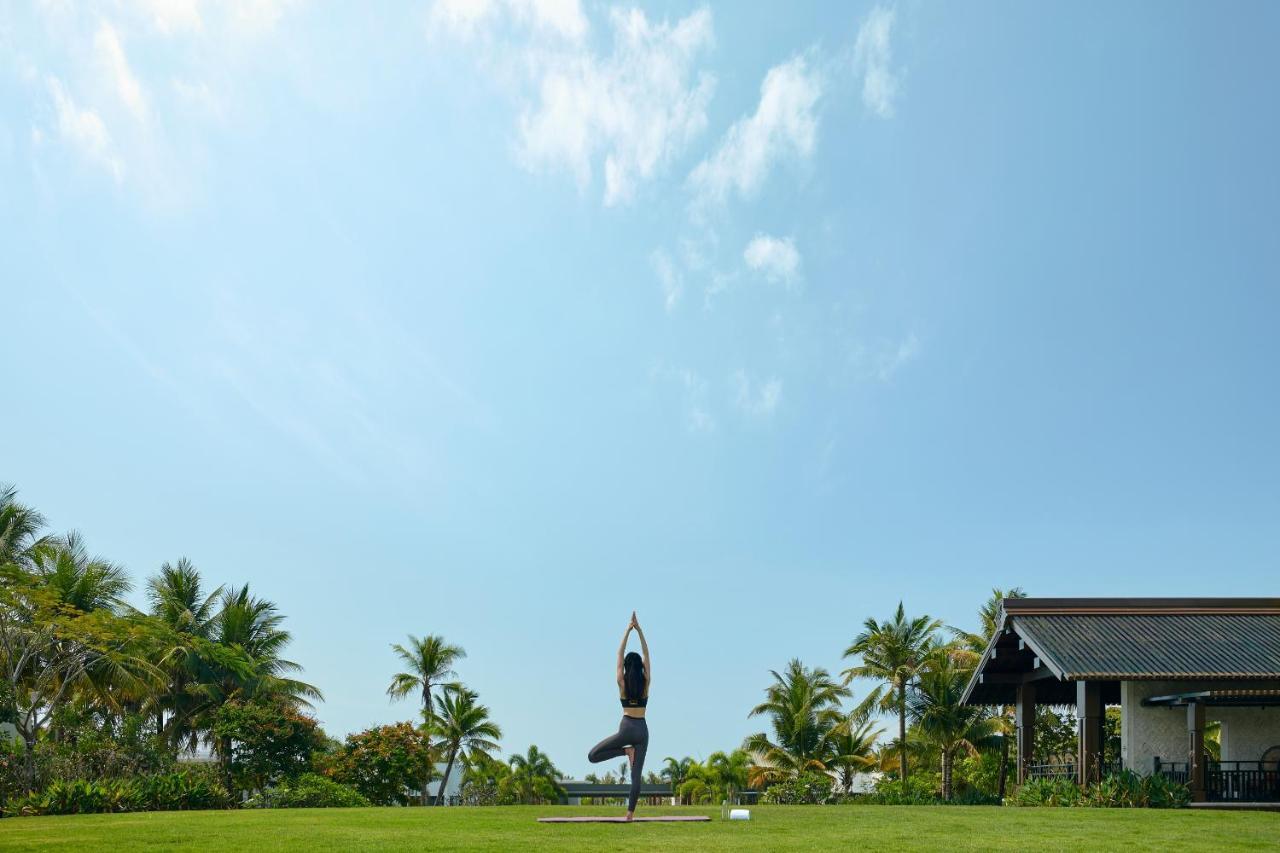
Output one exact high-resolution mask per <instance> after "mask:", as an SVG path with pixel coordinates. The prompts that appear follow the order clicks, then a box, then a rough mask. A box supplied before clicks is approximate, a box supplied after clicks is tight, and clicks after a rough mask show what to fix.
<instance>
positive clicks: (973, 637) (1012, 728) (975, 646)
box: [951, 586, 1027, 800]
mask: <svg viewBox="0 0 1280 853" xmlns="http://www.w3.org/2000/svg"><path fill="white" fill-rule="evenodd" d="M1026 597H1027V594H1026V592H1024V591H1023V589H1022V587H1020V586H1015V587H1013V588H1012V589H1010V590H1008V591H1005V590H1002V589H1000V588H999V587H996V588H994V589H992V590H991V597H990V598H988V599H987V600H986V602H985V603H984V604H983V605H982V607H980V608H979V609H978V630H977V631H976V632H973V633H970V632H967V631H961V630H959V629H957V628H952V629H951V632H952V633H953V634H955V638H956V641H957V643H958V644H959V645H960V646H961V647H962V648H965V649H967V650H968V653H969V658H970V662H971V664H972V665H973V666H977V662H978V660H979V659H981V657H982V656H983V655H984V654H985V653H986V651H987V646H988V645H990V644H991V638H992V637H994V636H995V635H996V628H997V627H998V623H999V620H1000V610H1001V608H1002V607H1003V602H1004V600H1005V599H1006V598H1026ZM993 719H994V724H995V726H996V728H997V730H998V731H999V733H1000V736H1001V738H1003V741H1002V743H1001V745H1000V773H999V782H998V784H997V788H996V793H997V796H999V797H1000V799H1001V800H1004V793H1005V787H1006V785H1007V784H1008V779H1009V741H1010V740H1011V739H1012V738H1013V737H1015V735H1016V734H1017V727H1016V725H1015V723H1014V719H1013V708H1011V707H1008V706H1005V707H1004V708H1002V709H1001V710H1000V714H999V715H998V716H996V717H994V718H993Z"/></svg>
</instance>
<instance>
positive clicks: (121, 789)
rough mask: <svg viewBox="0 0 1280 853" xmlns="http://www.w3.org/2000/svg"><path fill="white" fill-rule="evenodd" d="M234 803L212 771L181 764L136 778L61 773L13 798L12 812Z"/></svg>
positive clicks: (160, 808)
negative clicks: (39, 788) (37, 789)
mask: <svg viewBox="0 0 1280 853" xmlns="http://www.w3.org/2000/svg"><path fill="white" fill-rule="evenodd" d="M230 804H231V798H230V797H229V796H228V795H227V790H226V788H224V787H223V786H222V783H221V782H219V781H218V780H217V779H216V778H215V777H214V775H213V773H211V772H206V771H197V770H179V771H175V772H172V773H157V774H153V775H150V776H139V777H137V778H135V779H104V780H101V781H93V780H89V779H70V780H63V779H58V780H55V781H53V782H51V783H49V785H48V787H46V788H45V789H44V790H43V791H41V792H40V793H37V794H30V795H28V796H25V797H21V798H19V799H17V800H15V801H14V802H13V803H12V805H11V806H9V807H8V808H7V809H6V810H5V811H6V813H7V814H14V815H67V814H107V813H113V812H140V811H178V810H188V809H221V808H227V807H228V806H229V805H230Z"/></svg>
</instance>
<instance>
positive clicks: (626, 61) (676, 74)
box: [519, 9, 715, 205]
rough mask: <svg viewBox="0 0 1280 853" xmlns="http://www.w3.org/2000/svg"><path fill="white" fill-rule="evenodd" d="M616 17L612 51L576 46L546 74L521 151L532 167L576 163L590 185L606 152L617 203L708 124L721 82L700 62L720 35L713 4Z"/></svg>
mask: <svg viewBox="0 0 1280 853" xmlns="http://www.w3.org/2000/svg"><path fill="white" fill-rule="evenodd" d="M610 20H611V23H612V25H613V29H614V49H613V53H612V54H611V55H609V56H607V57H604V58H600V57H597V56H595V55H593V54H591V53H589V52H575V53H573V54H571V55H569V56H565V57H562V58H559V59H556V60H553V61H551V62H550V63H549V64H548V66H547V68H546V69H545V71H544V72H543V73H542V74H541V76H540V79H539V80H538V84H537V86H538V96H537V101H536V103H535V104H533V105H532V106H530V107H528V108H526V109H525V111H524V113H523V114H522V115H521V117H520V124H519V127H520V131H519V133H520V142H519V155H520V160H521V162H522V163H523V164H524V165H525V166H526V168H529V169H530V170H532V171H538V170H542V169H558V168H563V169H567V170H569V171H570V172H572V173H573V174H574V175H575V176H576V177H577V179H578V182H579V184H580V185H582V186H586V185H587V184H588V183H589V182H590V180H591V175H592V171H593V164H594V163H595V162H596V161H597V160H598V159H599V158H600V157H601V156H603V167H604V185H605V186H604V202H605V204H608V205H613V204H618V203H625V202H627V201H630V200H631V198H632V197H633V196H634V194H635V191H636V187H637V186H638V185H639V184H640V183H641V182H643V181H646V180H648V179H650V178H652V177H653V176H654V174H655V173H656V172H657V170H658V168H659V167H660V166H662V165H663V164H665V163H666V162H667V161H669V160H670V159H671V158H672V157H673V156H674V155H675V154H676V153H677V152H679V151H681V150H683V149H684V147H685V146H686V145H687V144H688V143H689V142H690V141H692V140H693V139H694V138H695V137H697V136H698V134H699V133H701V132H702V130H703V129H704V128H705V127H706V123H707V117H706V108H707V103H708V102H709V101H710V99H711V94H712V91H713V90H714V88H715V83H714V80H713V78H712V77H711V76H710V75H709V74H706V73H699V74H695V72H694V68H693V65H694V61H695V59H696V58H697V56H698V55H699V54H700V53H701V52H702V51H703V50H704V49H705V48H706V47H708V46H709V45H710V44H711V41H712V33H711V13H710V12H708V11H707V10H705V9H703V10H700V11H698V12H694V13H693V14H692V15H689V16H688V17H687V18H684V19H682V20H680V21H679V22H678V23H676V24H675V25H674V26H672V25H670V24H667V23H665V22H663V23H657V24H655V23H651V22H650V21H649V20H648V18H646V17H645V14H644V13H643V12H641V11H640V10H638V9H633V10H630V11H629V12H621V11H618V10H614V11H613V12H612V13H611V15H610Z"/></svg>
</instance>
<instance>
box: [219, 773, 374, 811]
mask: <svg viewBox="0 0 1280 853" xmlns="http://www.w3.org/2000/svg"><path fill="white" fill-rule="evenodd" d="M244 805H245V808H249V809H329V808H338V809H349V808H358V807H362V806H368V805H370V803H369V800H368V798H366V797H365V796H364V795H363V794H361V793H360V792H359V791H357V790H355V789H354V788H349V787H347V786H346V785H342V784H339V783H338V782H335V781H333V780H332V779H328V778H325V777H324V776H320V775H317V774H315V773H303V774H302V775H301V776H299V777H298V778H297V779H294V780H292V781H288V782H282V783H281V784H279V785H277V786H276V787H274V788H271V789H269V790H267V791H264V792H262V793H261V794H259V795H257V796H256V797H253V798H251V799H250V800H249V801H248V802H246V803H245V804H244Z"/></svg>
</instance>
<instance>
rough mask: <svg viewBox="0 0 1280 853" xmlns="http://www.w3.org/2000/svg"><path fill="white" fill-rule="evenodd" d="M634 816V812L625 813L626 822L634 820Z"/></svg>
mask: <svg viewBox="0 0 1280 853" xmlns="http://www.w3.org/2000/svg"><path fill="white" fill-rule="evenodd" d="M635 816H636V813H635V812H627V820H629V821H630V820H634V819H635Z"/></svg>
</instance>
